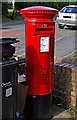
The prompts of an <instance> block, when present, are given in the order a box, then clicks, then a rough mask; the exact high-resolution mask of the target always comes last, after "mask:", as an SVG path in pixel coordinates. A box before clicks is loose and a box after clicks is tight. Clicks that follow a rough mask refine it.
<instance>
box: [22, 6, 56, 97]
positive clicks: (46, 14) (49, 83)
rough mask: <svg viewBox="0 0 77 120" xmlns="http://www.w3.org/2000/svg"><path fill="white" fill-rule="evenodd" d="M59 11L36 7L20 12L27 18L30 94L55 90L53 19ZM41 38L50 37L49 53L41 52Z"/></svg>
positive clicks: (26, 51) (43, 93)
mask: <svg viewBox="0 0 77 120" xmlns="http://www.w3.org/2000/svg"><path fill="white" fill-rule="evenodd" d="M57 13H58V11H57V10H55V9H52V8H49V7H43V6H36V7H29V8H26V9H22V10H20V14H22V15H23V16H24V17H25V53H26V66H27V67H26V85H28V94H33V95H46V94H49V93H51V92H52V90H53V74H54V73H53V72H54V35H55V23H54V21H53V17H54V16H55V15H56V14H57ZM40 37H44V38H46V37H48V38H47V39H49V43H48V47H49V49H48V51H44V52H40V39H41V38H40Z"/></svg>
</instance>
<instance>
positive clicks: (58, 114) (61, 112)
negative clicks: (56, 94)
mask: <svg viewBox="0 0 77 120" xmlns="http://www.w3.org/2000/svg"><path fill="white" fill-rule="evenodd" d="M52 115H53V119H51V120H54V119H55V120H57V119H59V120H60V119H61V120H69V119H71V120H73V119H74V120H77V118H75V117H73V116H72V115H71V114H70V113H69V112H68V111H67V110H65V109H63V108H62V107H59V106H57V105H56V104H52Z"/></svg>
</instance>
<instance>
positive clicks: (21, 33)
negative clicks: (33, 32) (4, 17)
mask: <svg viewBox="0 0 77 120" xmlns="http://www.w3.org/2000/svg"><path fill="white" fill-rule="evenodd" d="M1 31H2V36H3V37H16V38H18V39H19V40H20V42H19V43H16V44H15V45H14V46H16V54H17V55H21V54H24V53H25V25H24V24H17V25H16V24H15V25H7V26H6V25H5V26H2V28H0V36H1ZM55 33H56V35H55V56H57V57H63V56H66V55H68V54H70V53H72V52H73V51H75V48H76V44H77V43H76V38H77V29H72V28H64V29H59V28H58V25H57V23H56V29H55Z"/></svg>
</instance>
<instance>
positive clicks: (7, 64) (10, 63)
mask: <svg viewBox="0 0 77 120" xmlns="http://www.w3.org/2000/svg"><path fill="white" fill-rule="evenodd" d="M21 63H25V58H24V57H18V60H15V59H13V60H7V61H4V62H0V67H13V66H14V67H16V66H18V65H19V64H21Z"/></svg>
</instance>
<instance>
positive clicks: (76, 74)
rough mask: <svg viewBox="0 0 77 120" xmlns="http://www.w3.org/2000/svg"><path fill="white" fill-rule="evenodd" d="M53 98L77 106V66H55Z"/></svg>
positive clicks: (57, 64)
mask: <svg viewBox="0 0 77 120" xmlns="http://www.w3.org/2000/svg"><path fill="white" fill-rule="evenodd" d="M53 97H54V98H56V100H57V99H59V100H61V101H63V102H67V103H70V102H71V103H72V105H73V106H75V107H76V105H77V66H75V65H71V64H66V63H55V64H54V90H53Z"/></svg>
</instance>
